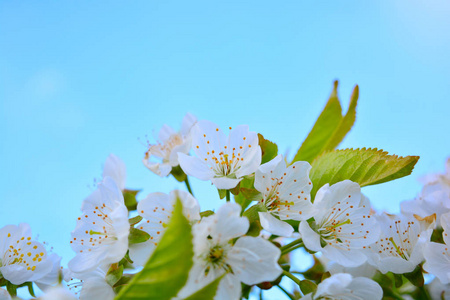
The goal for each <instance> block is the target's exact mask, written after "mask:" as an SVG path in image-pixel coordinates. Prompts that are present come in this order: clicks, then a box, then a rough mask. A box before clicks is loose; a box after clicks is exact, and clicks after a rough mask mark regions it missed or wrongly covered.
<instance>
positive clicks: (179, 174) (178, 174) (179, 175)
mask: <svg viewBox="0 0 450 300" xmlns="http://www.w3.org/2000/svg"><path fill="white" fill-rule="evenodd" d="M170 174H172V176H173V177H174V178H175V179H176V180H177V181H179V182H183V181H185V180H186V174H185V173H184V172H183V169H181V167H180V166H176V167H172V171H170Z"/></svg>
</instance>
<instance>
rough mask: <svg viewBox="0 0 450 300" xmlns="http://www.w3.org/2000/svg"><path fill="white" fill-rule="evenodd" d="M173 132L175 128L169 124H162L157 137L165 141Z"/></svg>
mask: <svg viewBox="0 0 450 300" xmlns="http://www.w3.org/2000/svg"><path fill="white" fill-rule="evenodd" d="M174 134H176V132H175V130H173V128H172V127H170V126H169V125H166V124H164V125H163V126H162V127H161V129H160V130H159V134H158V139H159V140H160V141H161V142H163V143H165V142H166V141H167V140H169V138H170V137H171V136H172V135H174Z"/></svg>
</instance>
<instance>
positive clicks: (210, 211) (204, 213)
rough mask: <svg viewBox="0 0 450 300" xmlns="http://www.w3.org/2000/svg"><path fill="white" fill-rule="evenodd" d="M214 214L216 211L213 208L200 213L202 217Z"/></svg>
mask: <svg viewBox="0 0 450 300" xmlns="http://www.w3.org/2000/svg"><path fill="white" fill-rule="evenodd" d="M213 214H214V212H213V211H212V210H205V211H202V212H201V213H200V217H201V218H205V217H209V216H211V215H213Z"/></svg>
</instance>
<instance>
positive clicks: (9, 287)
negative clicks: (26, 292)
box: [6, 281, 17, 297]
mask: <svg viewBox="0 0 450 300" xmlns="http://www.w3.org/2000/svg"><path fill="white" fill-rule="evenodd" d="M6 290H7V291H8V293H9V294H10V295H11V296H12V297H14V296H17V285H14V284H12V283H11V282H9V281H8V282H7V283H6Z"/></svg>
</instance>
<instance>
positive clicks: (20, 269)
mask: <svg viewBox="0 0 450 300" xmlns="http://www.w3.org/2000/svg"><path fill="white" fill-rule="evenodd" d="M52 266H53V264H52V261H50V260H49V259H48V255H47V251H46V249H45V247H44V245H42V244H41V243H39V242H37V241H35V240H33V239H32V238H31V228H30V226H29V225H28V224H26V223H20V224H19V226H16V225H6V226H5V227H3V228H1V229H0V274H2V276H3V277H4V278H5V279H6V280H8V281H9V282H11V283H12V284H15V285H20V284H22V283H24V282H29V281H37V280H39V279H41V278H43V277H44V276H46V275H47V274H48V273H49V272H50V271H51V269H52Z"/></svg>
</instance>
